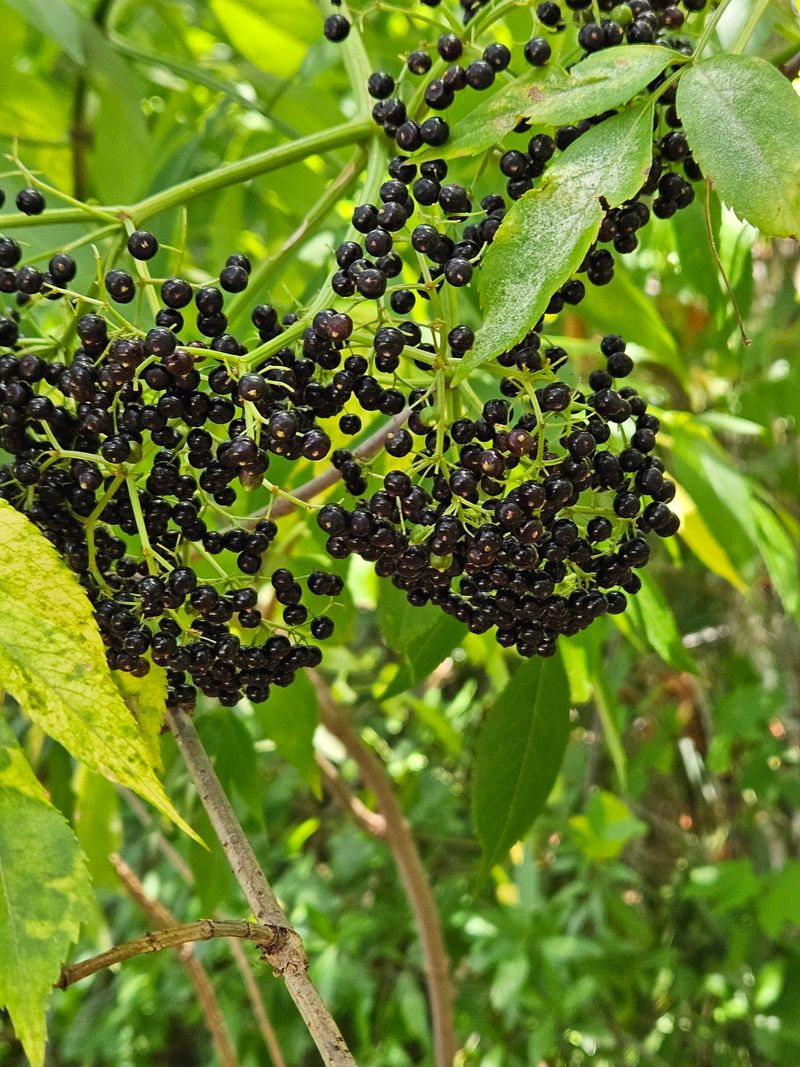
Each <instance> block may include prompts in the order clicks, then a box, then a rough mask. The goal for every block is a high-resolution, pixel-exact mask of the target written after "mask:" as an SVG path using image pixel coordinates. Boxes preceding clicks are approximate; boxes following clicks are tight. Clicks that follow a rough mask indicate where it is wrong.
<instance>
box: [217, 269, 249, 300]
mask: <svg viewBox="0 0 800 1067" xmlns="http://www.w3.org/2000/svg"><path fill="white" fill-rule="evenodd" d="M248 280H249V279H248V271H246V270H245V269H244V267H242V266H239V265H238V264H236V263H232V264H229V265H228V266H227V267H224V268H223V269H222V270H221V271H220V275H219V284H220V285H221V286H222V288H223V289H224V290H225V292H226V293H241V292H244V290H245V289H246V288H247V282H248Z"/></svg>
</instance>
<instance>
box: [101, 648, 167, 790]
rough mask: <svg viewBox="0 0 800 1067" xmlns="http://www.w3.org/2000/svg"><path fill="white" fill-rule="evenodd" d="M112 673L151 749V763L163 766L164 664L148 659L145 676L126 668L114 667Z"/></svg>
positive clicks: (155, 765)
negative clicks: (138, 675)
mask: <svg viewBox="0 0 800 1067" xmlns="http://www.w3.org/2000/svg"><path fill="white" fill-rule="evenodd" d="M111 677H112V678H113V679H114V681H115V683H116V686H117V689H119V691H120V693H121V694H122V699H123V700H124V701H125V703H126V704H127V705H128V707H129V708H130V711H131V713H132V715H133V717H134V719H136V722H137V723H138V724H139V729H140V731H141V733H142V737H144V739H145V741H146V742H147V747H148V748H149V749H150V755H151V757H152V760H153V766H154V767H156V768H157V769H158V770H162V768H163V763H162V762H161V727H162V726H163V724H164V716H165V715H166V713H167V672H166V671H165V670H164V668H163V667H156V666H155V665H154V664H152V663H151V664H150V671H149V672H148V673H147V674H146V675H145V676H144V678H134V676H133V675H132V674H127V673H126V672H125V671H113V672H112V675H111Z"/></svg>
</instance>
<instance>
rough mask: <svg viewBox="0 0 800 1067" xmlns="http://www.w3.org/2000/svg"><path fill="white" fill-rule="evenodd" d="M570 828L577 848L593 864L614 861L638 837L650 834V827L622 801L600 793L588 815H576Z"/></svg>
mask: <svg viewBox="0 0 800 1067" xmlns="http://www.w3.org/2000/svg"><path fill="white" fill-rule="evenodd" d="M569 828H570V830H571V832H572V837H573V839H574V841H575V844H576V845H577V846H578V848H579V849H580V850H581V852H582V853H583V854H584V856H586V858H587V859H590V860H613V859H616V858H617V856H619V855H620V853H621V852H622V850H623V849H624V848H625V846H626V845H627V843H628V842H629V841H631V840H632V839H633V838H634V837H641V836H642V835H643V834H645V833H647V826H646V824H645V823H643V822H642V821H641V819H637V818H636V816H635V815H634V814H633V812H632V811H631V809H630V808H629V807H628V805H627V804H626V803H625V801H624V800H621V799H620V798H619V797H617V796H614V794H613V793H608V792H606V791H605V790H604V789H599V790H597V791H596V792H594V793H592V795H591V797H590V798H589V803H588V804H587V805H586V813H585V814H584V815H573V816H572V818H571V819H570V820H569Z"/></svg>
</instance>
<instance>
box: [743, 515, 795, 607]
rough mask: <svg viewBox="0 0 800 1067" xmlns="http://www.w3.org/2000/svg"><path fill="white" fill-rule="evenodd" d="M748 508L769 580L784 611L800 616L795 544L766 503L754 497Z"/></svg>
mask: <svg viewBox="0 0 800 1067" xmlns="http://www.w3.org/2000/svg"><path fill="white" fill-rule="evenodd" d="M751 509H752V512H753V518H754V519H755V524H756V529H757V531H758V550H759V552H760V553H761V558H762V559H763V560H764V565H765V567H766V568H767V574H769V578H770V581H771V582H772V584H773V586H774V587H775V591H776V593H777V594H778V596H779V597H780V598H781V601H782V603H783V606H784V608H785V609H786V611H787V612H788V613H789V614H791V615H797V614H798V613H800V576H798V566H797V545H796V544H795V542H794V541H793V540H792V538H791V537H790V536H789V533H788V532H787V530H786V527H785V526H784V525H783V523H782V522H781V521H780V519H779V518H778V516H777V515H776V514H775V512H774V511H772V509H771V508H768V507H767V505H766V504H762V503H761V501H760V500H756V499H755V498H753V500H752V501H751Z"/></svg>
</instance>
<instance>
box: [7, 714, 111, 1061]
mask: <svg viewBox="0 0 800 1067" xmlns="http://www.w3.org/2000/svg"><path fill="white" fill-rule="evenodd" d="M91 905H92V893H91V887H90V884H89V875H88V873H87V870H86V863H85V858H84V856H83V853H82V852H81V850H80V847H79V845H78V842H77V841H76V840H75V835H74V834H73V833H72V831H71V830H70V828H69V826H68V824H67V822H66V820H65V819H64V817H63V816H62V815H61V814H60V812H58V811H56V809H55V808H54V807H53V806H52V805H51V804H50V803H49V802H48V800H47V797H46V795H45V792H44V789H43V788H42V787H41V785H40V784H39V782H38V781H37V780H36V777H35V775H34V773H33V771H32V770H31V768H30V767H29V765H28V763H27V762H26V760H25V757H24V755H23V753H22V750H21V749H20V747H19V745H18V744H17V741H16V738H15V737H14V735H13V734H12V732H11V730H10V729H9V727H8V725H7V724H6V722H5V721H4V720H3V719H0V1008H5V1009H7V1011H8V1013H9V1015H10V1017H11V1022H12V1023H13V1025H14V1029H15V1030H16V1032H17V1036H18V1037H19V1039H20V1041H21V1042H22V1046H23V1048H24V1049H25V1054H26V1055H27V1057H28V1059H29V1060H30V1062H31V1064H32V1067H41V1065H42V1064H43V1063H44V1046H45V1040H46V1027H45V1020H46V1015H47V1005H48V1003H49V1001H50V996H51V994H52V992H53V983H54V982H56V981H57V980H58V976H59V973H60V970H61V965H62V963H63V962H64V959H65V957H66V955H67V950H68V949H69V946H70V945H71V944H72V943H73V942H75V941H77V939H78V933H79V931H80V924H81V922H82V921H83V920H84V919H85V918H86V917H87V916H88V915H89V913H90V909H91Z"/></svg>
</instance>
